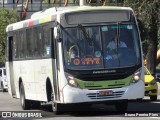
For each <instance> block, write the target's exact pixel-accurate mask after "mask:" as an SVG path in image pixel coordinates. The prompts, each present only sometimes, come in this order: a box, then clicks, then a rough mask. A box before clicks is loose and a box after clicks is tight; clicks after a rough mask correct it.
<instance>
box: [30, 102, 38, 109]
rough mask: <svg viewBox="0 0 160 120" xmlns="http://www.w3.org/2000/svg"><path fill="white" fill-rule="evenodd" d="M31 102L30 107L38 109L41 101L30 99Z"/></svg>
mask: <svg viewBox="0 0 160 120" xmlns="http://www.w3.org/2000/svg"><path fill="white" fill-rule="evenodd" d="M30 102H31V104H32V105H31V108H32V109H40V106H41V102H40V101H30Z"/></svg>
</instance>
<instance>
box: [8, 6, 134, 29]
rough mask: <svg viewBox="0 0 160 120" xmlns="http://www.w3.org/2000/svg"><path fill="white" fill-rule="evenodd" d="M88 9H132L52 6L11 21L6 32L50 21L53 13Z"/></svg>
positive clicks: (128, 8)
mask: <svg viewBox="0 0 160 120" xmlns="http://www.w3.org/2000/svg"><path fill="white" fill-rule="evenodd" d="M90 10H132V9H131V8H130V7H117V6H98V7H91V6H71V7H58V8H56V7H52V8H49V9H46V10H43V11H39V12H36V13H33V14H32V15H31V18H30V19H27V20H24V21H20V22H17V23H13V24H10V25H8V26H7V28H6V32H9V31H14V30H18V29H22V28H25V27H31V26H34V25H38V24H42V23H45V22H50V21H52V20H53V16H54V15H58V14H63V13H67V12H77V11H90Z"/></svg>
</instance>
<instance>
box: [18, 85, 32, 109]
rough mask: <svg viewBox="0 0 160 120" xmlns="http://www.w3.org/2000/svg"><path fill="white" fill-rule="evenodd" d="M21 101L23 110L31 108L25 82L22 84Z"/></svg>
mask: <svg viewBox="0 0 160 120" xmlns="http://www.w3.org/2000/svg"><path fill="white" fill-rule="evenodd" d="M20 102H21V106H22V109H23V110H29V109H30V108H31V101H29V100H26V98H25V91H24V86H23V83H21V85H20Z"/></svg>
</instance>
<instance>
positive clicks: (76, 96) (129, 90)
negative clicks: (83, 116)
mask: <svg viewBox="0 0 160 120" xmlns="http://www.w3.org/2000/svg"><path fill="white" fill-rule="evenodd" d="M108 91H109V94H108V95H106V94H102V93H108ZM62 96H63V102H62V101H61V102H62V103H65V104H67V103H86V102H98V101H111V100H136V99H141V98H143V97H144V82H143V81H142V80H140V81H139V82H137V83H135V84H132V85H130V86H126V87H122V88H114V89H98V90H88V89H80V88H74V87H71V86H69V85H66V86H65V87H64V89H63V92H62Z"/></svg>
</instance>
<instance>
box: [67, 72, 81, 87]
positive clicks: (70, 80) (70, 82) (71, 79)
mask: <svg viewBox="0 0 160 120" xmlns="http://www.w3.org/2000/svg"><path fill="white" fill-rule="evenodd" d="M65 76H66V78H67V80H68V85H70V86H72V87H76V88H77V87H78V84H77V82H76V80H75V78H74V77H73V76H72V75H70V74H68V73H65Z"/></svg>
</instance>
